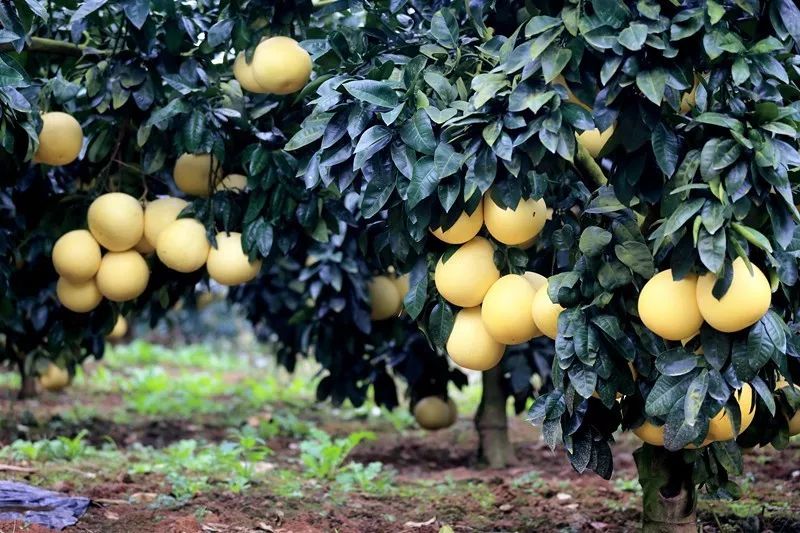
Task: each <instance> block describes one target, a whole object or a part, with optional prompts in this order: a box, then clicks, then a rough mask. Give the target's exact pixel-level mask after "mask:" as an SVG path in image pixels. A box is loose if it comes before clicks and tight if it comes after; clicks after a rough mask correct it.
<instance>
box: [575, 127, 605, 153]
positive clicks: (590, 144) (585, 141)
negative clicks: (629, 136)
mask: <svg viewBox="0 0 800 533" xmlns="http://www.w3.org/2000/svg"><path fill="white" fill-rule="evenodd" d="M612 135H614V126H613V125H611V126H609V127H608V129H607V130H605V131H603V132H602V133H601V132H600V130H599V129H597V128H595V129H593V130H586V131H584V132H583V133H580V134H579V135H578V142H579V143H580V144H581V146H583V147H584V148H586V151H587V152H589V155H591V156H592V157H594V158H597V156H599V155H600V152H601V151H602V150H603V148H604V147H605V145H606V143H607V142H608V140H609V139H610V138H611V136H612Z"/></svg>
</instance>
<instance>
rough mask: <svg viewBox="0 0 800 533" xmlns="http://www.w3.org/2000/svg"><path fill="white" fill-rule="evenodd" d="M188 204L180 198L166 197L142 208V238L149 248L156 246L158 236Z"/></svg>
mask: <svg viewBox="0 0 800 533" xmlns="http://www.w3.org/2000/svg"><path fill="white" fill-rule="evenodd" d="M187 205H189V202H187V201H186V200H184V199H182V198H174V197H172V196H168V197H166V198H158V199H157V200H153V201H152V202H148V204H147V206H145V208H144V237H145V239H147V242H148V243H150V246H152V247H153V248H155V247H156V246H157V245H158V236H159V235H161V232H162V231H163V230H164V228H166V227H167V226H168V225H169V224H171V223H172V222H175V221H176V220H177V219H178V215H179V214H180V213H181V211H183V210H184V209H185V208H186V206H187Z"/></svg>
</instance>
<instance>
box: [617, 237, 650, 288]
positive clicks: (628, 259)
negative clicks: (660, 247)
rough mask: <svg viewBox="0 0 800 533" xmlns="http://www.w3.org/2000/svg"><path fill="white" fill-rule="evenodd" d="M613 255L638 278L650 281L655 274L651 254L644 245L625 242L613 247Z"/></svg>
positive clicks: (635, 242)
mask: <svg viewBox="0 0 800 533" xmlns="http://www.w3.org/2000/svg"><path fill="white" fill-rule="evenodd" d="M614 253H615V254H616V256H617V258H619V260H620V261H622V263H623V264H624V265H625V266H627V267H628V268H630V269H631V270H633V271H634V272H635V273H637V274H639V275H640V276H642V277H644V278H646V279H650V278H652V277H653V275H654V274H655V273H656V268H655V264H654V262H653V254H652V253H651V252H650V248H648V247H647V245H646V244H644V243H642V242H637V241H627V242H624V243H622V244H618V245H616V246H615V247H614Z"/></svg>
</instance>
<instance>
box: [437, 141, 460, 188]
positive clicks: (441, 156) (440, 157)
mask: <svg viewBox="0 0 800 533" xmlns="http://www.w3.org/2000/svg"><path fill="white" fill-rule="evenodd" d="M463 163H464V156H463V155H461V154H459V153H457V152H456V151H455V150H454V149H453V147H452V146H451V145H450V144H447V143H443V142H442V143H439V145H438V146H437V147H436V153H435V155H434V156H433V164H434V167H435V169H436V174H437V175H438V176H439V179H443V178H446V177H447V176H452V175H453V174H455V173H456V172H458V170H459V169H460V168H461V165H462V164H463Z"/></svg>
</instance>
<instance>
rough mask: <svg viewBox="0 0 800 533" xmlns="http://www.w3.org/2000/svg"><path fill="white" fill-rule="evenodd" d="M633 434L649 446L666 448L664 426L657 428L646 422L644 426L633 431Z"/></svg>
mask: <svg viewBox="0 0 800 533" xmlns="http://www.w3.org/2000/svg"><path fill="white" fill-rule="evenodd" d="M633 434H634V435H636V436H637V437H639V438H640V439H641V440H643V441H644V442H646V443H647V444H652V445H653V446H664V426H656V425H655V424H652V423H650V422H648V421H647V420H645V421H644V424H642V425H641V426H639V427H638V428H635V429H634V430H633Z"/></svg>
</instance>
